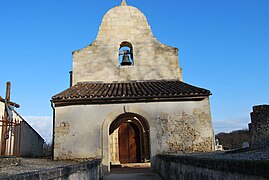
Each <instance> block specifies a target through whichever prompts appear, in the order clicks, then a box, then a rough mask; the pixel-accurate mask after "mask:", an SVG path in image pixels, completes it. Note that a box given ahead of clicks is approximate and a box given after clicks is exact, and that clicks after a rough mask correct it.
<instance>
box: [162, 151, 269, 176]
mask: <svg viewBox="0 0 269 180" xmlns="http://www.w3.org/2000/svg"><path fill="white" fill-rule="evenodd" d="M157 159H161V160H164V161H170V162H174V163H182V164H185V165H193V166H196V167H201V168H206V169H212V170H219V171H224V172H230V173H237V174H247V175H253V176H262V177H266V178H269V171H268V170H269V160H238V159H216V158H199V157H191V156H180V155H157Z"/></svg>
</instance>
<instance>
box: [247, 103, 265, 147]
mask: <svg viewBox="0 0 269 180" xmlns="http://www.w3.org/2000/svg"><path fill="white" fill-rule="evenodd" d="M250 117H251V123H250V124H249V130H250V134H251V142H250V146H251V147H252V148H264V147H269V105H259V106H253V112H252V113H250Z"/></svg>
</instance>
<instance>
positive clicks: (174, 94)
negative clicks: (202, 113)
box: [52, 80, 211, 103]
mask: <svg viewBox="0 0 269 180" xmlns="http://www.w3.org/2000/svg"><path fill="white" fill-rule="evenodd" d="M209 95H211V93H210V91H209V90H206V89H203V88H198V87H195V86H192V85H189V84H187V83H184V82H181V81H179V80H148V81H129V82H112V83H103V82H80V83H77V84H76V85H74V86H72V87H70V88H68V89H67V90H65V91H63V92H61V93H59V94H57V95H55V96H53V97H52V101H53V102H63V101H65V102H67V101H79V100H84V101H85V100H87V102H88V103H91V102H92V103H96V102H105V103H109V102H112V101H113V102H116V101H124V100H126V101H128V100H139V99H140V100H142V99H143V100H162V99H167V100H169V99H171V98H173V99H182V98H186V97H192V98H195V97H205V96H209Z"/></svg>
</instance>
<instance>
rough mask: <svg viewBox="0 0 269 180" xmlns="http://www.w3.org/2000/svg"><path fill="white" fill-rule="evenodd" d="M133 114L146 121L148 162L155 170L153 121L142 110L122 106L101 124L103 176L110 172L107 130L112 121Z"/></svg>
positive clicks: (154, 128)
mask: <svg viewBox="0 0 269 180" xmlns="http://www.w3.org/2000/svg"><path fill="white" fill-rule="evenodd" d="M126 113H128V114H130V113H131V114H133V115H136V116H141V117H143V118H144V119H145V120H146V123H147V124H148V128H149V131H150V134H149V136H150V137H149V141H150V160H151V164H152V165H151V166H152V169H156V159H155V156H156V152H157V133H156V127H155V121H154V119H153V118H152V117H151V116H150V115H149V114H148V113H146V112H144V111H143V110H141V109H139V108H136V107H131V106H123V109H122V110H120V109H118V110H115V111H113V112H111V113H110V114H109V115H108V116H107V117H106V118H105V120H104V122H103V124H102V136H101V138H102V169H103V172H104V174H108V173H109V172H110V144H109V129H110V126H111V124H112V122H113V121H115V120H116V119H117V118H118V117H121V116H124V114H126Z"/></svg>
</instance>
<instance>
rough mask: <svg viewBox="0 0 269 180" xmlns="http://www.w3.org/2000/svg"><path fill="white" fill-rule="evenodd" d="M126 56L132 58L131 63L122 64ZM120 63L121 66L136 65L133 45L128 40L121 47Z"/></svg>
mask: <svg viewBox="0 0 269 180" xmlns="http://www.w3.org/2000/svg"><path fill="white" fill-rule="evenodd" d="M124 57H127V58H128V59H129V60H130V64H122V63H123V59H124ZM119 64H120V65H121V66H126V65H127V66H132V65H134V55H133V45H132V44H131V43H130V42H128V41H123V42H122V43H121V44H120V47H119Z"/></svg>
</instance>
